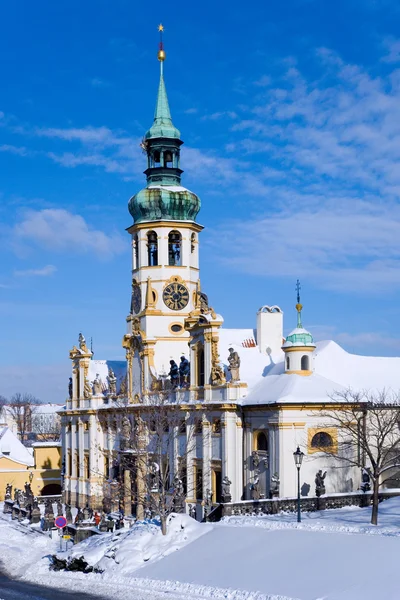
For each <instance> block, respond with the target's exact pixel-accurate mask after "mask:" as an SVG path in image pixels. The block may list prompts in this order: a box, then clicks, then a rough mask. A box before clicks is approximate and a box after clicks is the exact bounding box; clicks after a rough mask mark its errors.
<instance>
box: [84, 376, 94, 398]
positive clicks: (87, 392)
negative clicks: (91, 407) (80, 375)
mask: <svg viewBox="0 0 400 600" xmlns="http://www.w3.org/2000/svg"><path fill="white" fill-rule="evenodd" d="M83 397H84V398H91V397H92V386H91V385H90V381H89V379H88V378H87V377H85V385H84V387H83Z"/></svg>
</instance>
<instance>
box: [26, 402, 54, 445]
mask: <svg viewBox="0 0 400 600" xmlns="http://www.w3.org/2000/svg"><path fill="white" fill-rule="evenodd" d="M31 421H32V432H33V433H35V434H36V437H37V439H38V440H40V441H43V442H58V441H59V440H60V436H61V421H60V419H59V418H57V417H56V415H54V413H50V414H46V413H44V414H43V413H41V412H39V411H37V410H35V411H34V412H33V414H32V417H31Z"/></svg>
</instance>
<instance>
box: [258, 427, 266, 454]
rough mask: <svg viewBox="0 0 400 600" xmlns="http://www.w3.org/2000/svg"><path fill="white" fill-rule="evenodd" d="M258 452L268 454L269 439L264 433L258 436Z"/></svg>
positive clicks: (260, 432)
mask: <svg viewBox="0 0 400 600" xmlns="http://www.w3.org/2000/svg"><path fill="white" fill-rule="evenodd" d="M257 450H258V451H259V452H268V438H267V436H266V434H265V433H264V431H259V432H258V434H257Z"/></svg>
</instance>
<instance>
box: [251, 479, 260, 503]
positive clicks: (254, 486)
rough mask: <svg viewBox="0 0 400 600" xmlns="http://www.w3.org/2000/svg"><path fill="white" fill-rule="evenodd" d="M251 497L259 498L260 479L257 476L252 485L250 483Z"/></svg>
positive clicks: (253, 498)
mask: <svg viewBox="0 0 400 600" xmlns="http://www.w3.org/2000/svg"><path fill="white" fill-rule="evenodd" d="M251 498H252V500H259V499H260V480H259V478H258V476H257V477H255V479H254V481H253V483H252V485H251Z"/></svg>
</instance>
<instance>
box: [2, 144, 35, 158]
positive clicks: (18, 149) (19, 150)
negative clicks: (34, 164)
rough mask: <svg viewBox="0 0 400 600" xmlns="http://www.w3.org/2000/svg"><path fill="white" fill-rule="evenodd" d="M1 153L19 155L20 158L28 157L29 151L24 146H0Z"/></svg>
mask: <svg viewBox="0 0 400 600" xmlns="http://www.w3.org/2000/svg"><path fill="white" fill-rule="evenodd" d="M0 152H8V153H10V154H17V155H19V156H28V154H29V150H28V149H27V148H25V147H24V146H12V145H10V144H2V145H0Z"/></svg>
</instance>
